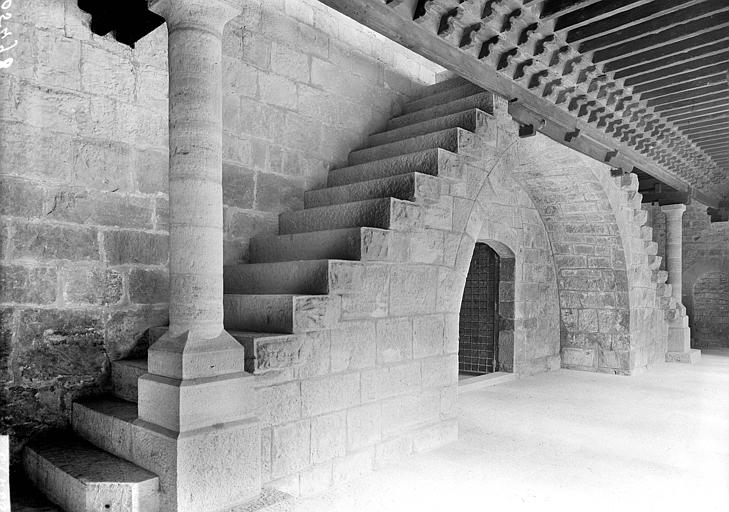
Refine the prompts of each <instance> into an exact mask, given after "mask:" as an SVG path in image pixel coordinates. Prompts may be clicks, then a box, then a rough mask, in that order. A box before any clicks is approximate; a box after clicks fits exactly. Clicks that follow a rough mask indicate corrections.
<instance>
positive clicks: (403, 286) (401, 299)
mask: <svg viewBox="0 0 729 512" xmlns="http://www.w3.org/2000/svg"><path fill="white" fill-rule="evenodd" d="M437 279H438V273H437V267H420V266H397V267H395V268H393V270H392V273H391V277H390V314H391V315H394V316H398V315H411V314H418V313H420V314H423V313H432V312H433V311H434V310H435V300H436V292H435V290H436V283H437Z"/></svg>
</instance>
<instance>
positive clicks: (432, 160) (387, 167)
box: [327, 148, 463, 187]
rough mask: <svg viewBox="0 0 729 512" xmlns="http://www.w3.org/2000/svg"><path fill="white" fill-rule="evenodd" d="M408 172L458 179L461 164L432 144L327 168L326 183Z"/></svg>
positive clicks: (455, 158)
mask: <svg viewBox="0 0 729 512" xmlns="http://www.w3.org/2000/svg"><path fill="white" fill-rule="evenodd" d="M411 172H419V173H421V174H429V175H431V176H440V177H441V178H451V179H461V178H462V176H463V171H462V164H461V161H460V158H459V157H458V155H457V154H455V153H451V152H450V151H446V150H445V149H441V148H432V149H426V150H425V151H417V152H415V153H408V154H405V155H398V156H394V157H392V158H383V159H382V160H375V161H372V162H367V163H365V164H359V165H351V166H348V167H341V168H339V169H334V170H331V171H329V177H328V179H327V184H328V185H329V186H330V187H337V186H341V185H348V184H350V183H358V182H360V181H370V180H376V179H381V178H388V177H390V176H397V175H399V174H408V173H411Z"/></svg>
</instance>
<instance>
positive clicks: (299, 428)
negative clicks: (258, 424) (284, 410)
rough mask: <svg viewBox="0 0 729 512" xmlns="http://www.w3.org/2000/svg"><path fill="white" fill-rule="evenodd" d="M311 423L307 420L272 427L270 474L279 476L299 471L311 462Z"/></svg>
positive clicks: (274, 476)
mask: <svg viewBox="0 0 729 512" xmlns="http://www.w3.org/2000/svg"><path fill="white" fill-rule="evenodd" d="M310 446H311V425H310V423H309V420H304V421H297V422H293V423H287V424H286V425H280V426H277V427H274V428H273V437H272V444H271V476H272V477H273V478H281V477H283V476H286V475H291V474H292V473H296V472H298V471H301V470H302V469H304V468H305V467H307V466H308V465H309V464H310V463H311V453H310Z"/></svg>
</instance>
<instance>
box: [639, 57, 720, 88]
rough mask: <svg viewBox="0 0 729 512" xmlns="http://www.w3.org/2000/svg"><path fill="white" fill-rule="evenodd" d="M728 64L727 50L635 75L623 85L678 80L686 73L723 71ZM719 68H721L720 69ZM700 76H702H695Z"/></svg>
mask: <svg viewBox="0 0 729 512" xmlns="http://www.w3.org/2000/svg"><path fill="white" fill-rule="evenodd" d="M727 63H729V50H727V51H724V52H721V53H717V54H714V55H709V56H707V57H703V58H701V59H693V60H690V61H688V62H683V63H680V64H677V65H675V66H672V67H666V68H663V69H654V70H651V71H649V72H647V73H643V74H642V75H635V76H633V77H630V78H627V79H626V80H625V85H627V86H630V87H633V90H635V87H636V86H638V85H643V84H650V83H653V82H656V81H658V80H666V79H667V78H671V77H677V79H680V78H681V77H682V76H683V75H685V74H686V73H704V74H707V73H708V72H709V70H712V69H714V68H716V69H719V70H721V69H723V70H724V71H726V70H727V68H729V66H727V65H726V64H727ZM719 66H723V68H720V67H719ZM695 76H702V75H695Z"/></svg>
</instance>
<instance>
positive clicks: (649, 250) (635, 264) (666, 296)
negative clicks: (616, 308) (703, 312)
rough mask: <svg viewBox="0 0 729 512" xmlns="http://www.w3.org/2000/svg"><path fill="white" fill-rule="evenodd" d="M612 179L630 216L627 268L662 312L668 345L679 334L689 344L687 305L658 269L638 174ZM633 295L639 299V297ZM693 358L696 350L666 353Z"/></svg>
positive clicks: (658, 258)
mask: <svg viewBox="0 0 729 512" xmlns="http://www.w3.org/2000/svg"><path fill="white" fill-rule="evenodd" d="M614 181H615V184H616V185H617V186H618V187H619V188H620V190H621V192H622V194H623V199H624V201H625V206H624V210H625V212H624V213H625V214H626V215H627V216H628V218H631V219H632V223H631V225H632V232H631V233H630V244H631V261H630V262H629V269H630V271H631V272H632V273H633V275H634V277H635V282H637V283H638V284H639V285H641V286H643V287H644V288H645V289H647V290H648V291H649V293H650V294H651V297H652V298H653V299H654V305H655V307H656V308H657V309H660V310H662V311H663V317H664V320H665V322H666V324H667V331H668V332H667V333H666V336H667V337H668V339H669V345H670V343H671V340H672V337H673V338H679V337H680V338H685V340H675V341H677V342H678V341H682V343H685V345H686V346H688V344H689V336H690V331H689V329H688V327H689V318H688V316H687V314H686V307H685V306H684V305H683V304H682V303H681V301H678V300H676V298H675V297H674V296H673V295H672V287H671V285H670V284H668V283H667V282H666V281H667V279H668V272H666V271H665V270H660V267H661V262H662V257H661V256H658V244H657V243H656V242H654V241H653V228H652V227H650V226H646V225H645V224H646V222H647V221H648V212H647V211H646V210H643V209H642V206H641V205H642V200H643V196H642V194H640V193H639V192H638V186H639V182H638V176H637V175H636V174H633V173H630V174H625V175H620V176H615V177H614ZM635 298H637V299H640V297H635ZM696 357H698V353H697V351H689V353H688V354H686V355H682V356H678V355H672V353H671V352H669V353H668V354H667V355H666V360H667V361H680V362H691V363H693V362H695V359H696Z"/></svg>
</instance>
